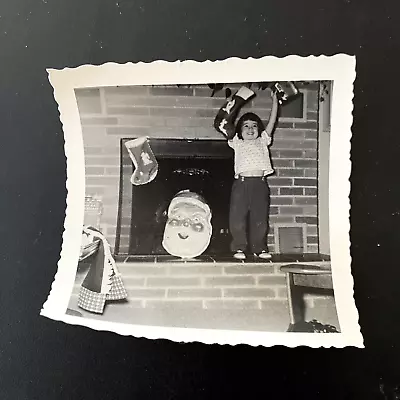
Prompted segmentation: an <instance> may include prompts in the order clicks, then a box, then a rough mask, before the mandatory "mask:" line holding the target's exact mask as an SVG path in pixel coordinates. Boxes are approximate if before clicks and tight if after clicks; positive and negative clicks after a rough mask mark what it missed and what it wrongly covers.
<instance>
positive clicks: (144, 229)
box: [125, 139, 233, 256]
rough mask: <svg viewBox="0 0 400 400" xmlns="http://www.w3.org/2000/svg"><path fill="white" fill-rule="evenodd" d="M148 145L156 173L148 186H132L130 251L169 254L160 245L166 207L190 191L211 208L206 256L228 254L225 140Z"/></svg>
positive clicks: (229, 159) (229, 157) (229, 167)
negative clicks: (183, 193) (211, 229)
mask: <svg viewBox="0 0 400 400" xmlns="http://www.w3.org/2000/svg"><path fill="white" fill-rule="evenodd" d="M150 145H151V147H152V150H153V152H154V154H155V156H156V158H157V162H158V173H157V176H156V178H155V179H154V180H153V181H152V182H150V183H148V184H145V185H141V186H134V185H131V199H132V200H131V218H130V230H129V236H130V238H129V255H167V254H168V253H167V252H166V251H165V249H164V248H163V246H162V240H163V234H164V227H165V223H166V221H167V211H168V206H169V204H170V201H171V200H172V198H173V197H174V196H175V195H176V194H177V193H178V192H179V191H181V190H186V189H189V190H190V191H193V192H195V193H198V194H199V195H201V196H202V197H203V198H204V199H205V200H206V202H207V204H208V205H209V206H210V208H211V211H212V220H211V221H212V227H213V231H212V236H211V240H210V244H209V246H208V248H207V250H206V251H205V252H204V253H203V254H204V255H209V256H221V255H226V254H229V252H230V251H229V245H230V240H231V238H230V234H229V228H228V227H229V203H230V194H231V187H232V181H233V152H232V151H231V150H230V149H229V147H228V146H227V144H226V142H222V141H221V142H216V141H207V140H201V141H185V140H172V139H171V140H157V139H152V140H151V141H150ZM125 171H126V169H125ZM125 181H126V180H125Z"/></svg>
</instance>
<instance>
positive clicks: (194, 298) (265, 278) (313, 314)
mask: <svg viewBox="0 0 400 400" xmlns="http://www.w3.org/2000/svg"><path fill="white" fill-rule="evenodd" d="M322 264H325V263H322ZM318 265H321V263H318ZM280 267H281V264H267V265H265V264H259V265H256V264H253V265H246V264H230V265H229V264H227V263H224V264H223V265H216V264H214V265H209V264H208V265H206V264H198V263H190V262H188V263H178V262H177V263H172V264H171V263H168V264H164V263H162V264H149V263H132V262H129V263H119V264H118V268H119V271H120V272H121V274H122V276H123V280H124V284H125V286H126V289H127V291H128V303H125V304H118V303H117V304H115V303H113V302H110V303H109V304H108V305H107V310H106V311H107V312H108V314H107V315H108V318H119V319H121V321H123V322H128V321H129V318H130V316H132V315H138V314H136V313H137V312H140V311H141V310H142V311H146V310H147V313H148V314H147V315H148V316H151V315H152V314H151V310H154V311H157V310H161V311H162V310H170V312H172V313H174V315H175V316H177V317H176V318H177V319H178V320H180V318H179V317H181V316H182V314H184V313H185V312H189V314H191V315H192V316H191V317H190V318H196V317H195V316H193V314H196V313H199V316H200V317H199V318H200V319H201V318H203V321H202V322H203V324H205V326H204V327H206V328H210V327H212V323H213V321H210V320H209V319H206V315H204V314H201V313H206V312H209V311H212V310H214V311H216V312H217V311H218V310H221V311H222V310H229V318H230V323H231V325H228V328H232V326H233V325H234V323H235V322H234V320H235V318H238V319H241V320H243V318H246V317H245V316H244V315H243V314H241V311H242V310H246V311H247V312H248V313H249V314H247V315H249V316H254V317H255V316H257V313H258V314H259V317H257V318H259V321H260V322H259V323H260V324H261V325H263V324H264V326H260V328H264V329H266V330H275V329H278V330H284V329H286V328H287V326H288V324H289V311H288V303H287V289H286V284H285V276H284V274H282V273H281V272H280ZM85 275H86V273H81V274H79V273H78V276H77V280H76V284H75V287H74V290H73V294H72V298H71V302H70V307H72V308H75V309H76V303H77V295H78V293H79V288H80V286H79V285H80V283H81V282H82V279H83V278H84V277H85ZM305 310H306V312H305V318H306V320H311V319H313V318H316V319H318V320H319V321H321V322H324V323H330V324H333V325H335V326H337V327H339V325H338V320H337V314H336V308H335V304H334V299H333V297H327V296H323V295H317V294H309V295H307V294H306V295H305ZM80 311H81V312H84V311H82V310H80ZM193 311H196V312H195V313H193ZM172 315H173V314H171V313H169V314H168V316H169V317H171V316H172ZM213 315H214V316H215V315H220V316H221V317H222V316H223V315H224V314H223V313H221V314H213ZM171 318H172V317H171ZM250 319H251V318H250ZM247 321H249V320H247ZM152 322H153V323H157V322H159V321H152ZM167 322H170V321H168V320H166V319H165V318H164V319H163V322H162V324H165V323H167ZM189 326H190V325H189ZM246 329H249V328H248V327H246Z"/></svg>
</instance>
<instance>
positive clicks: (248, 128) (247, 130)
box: [242, 120, 259, 140]
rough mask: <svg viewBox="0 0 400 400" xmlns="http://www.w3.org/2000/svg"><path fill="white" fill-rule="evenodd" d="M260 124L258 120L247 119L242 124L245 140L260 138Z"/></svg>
mask: <svg viewBox="0 0 400 400" xmlns="http://www.w3.org/2000/svg"><path fill="white" fill-rule="evenodd" d="M258 136H259V135H258V124H257V122H256V121H252V120H246V121H244V122H243V125H242V137H243V140H254V139H257V138H258Z"/></svg>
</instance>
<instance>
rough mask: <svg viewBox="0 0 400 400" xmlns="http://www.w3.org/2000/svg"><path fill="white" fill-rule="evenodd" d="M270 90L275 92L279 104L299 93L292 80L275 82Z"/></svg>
mask: <svg viewBox="0 0 400 400" xmlns="http://www.w3.org/2000/svg"><path fill="white" fill-rule="evenodd" d="M272 90H273V91H274V92H276V95H277V97H278V101H279V104H283V103H285V102H287V101H289V100H292V99H293V98H295V97H296V96H297V95H298V94H299V90H298V89H297V87H296V85H295V84H294V83H293V82H276V83H275V84H274V85H273V87H272Z"/></svg>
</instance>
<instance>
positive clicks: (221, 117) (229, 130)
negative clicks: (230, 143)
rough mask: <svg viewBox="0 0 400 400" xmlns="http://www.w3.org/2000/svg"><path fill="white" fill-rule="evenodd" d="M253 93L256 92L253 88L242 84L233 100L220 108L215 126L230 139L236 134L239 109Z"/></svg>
mask: <svg viewBox="0 0 400 400" xmlns="http://www.w3.org/2000/svg"><path fill="white" fill-rule="evenodd" d="M253 95H254V92H253V91H252V90H250V89H249V88H247V87H246V86H242V87H241V88H240V89H239V91H238V92H237V93H236V94H235V95H234V96H233V98H232V100H230V101H227V102H226V103H225V104H224V105H223V106H222V107H221V108H220V110H219V111H218V114H217V116H216V117H215V120H214V128H215V129H216V130H217V131H218V132H220V133H222V134H223V135H224V136H225V137H227V138H228V139H229V140H230V139H233V137H234V136H235V125H234V122H235V119H236V117H237V115H238V113H239V110H240V108H241V107H242V106H243V105H244V104H245V103H246V102H247V101H248V100H249V99H250V98H251V97H253Z"/></svg>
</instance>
